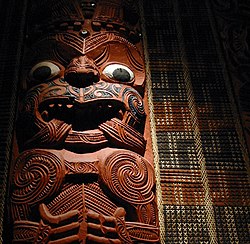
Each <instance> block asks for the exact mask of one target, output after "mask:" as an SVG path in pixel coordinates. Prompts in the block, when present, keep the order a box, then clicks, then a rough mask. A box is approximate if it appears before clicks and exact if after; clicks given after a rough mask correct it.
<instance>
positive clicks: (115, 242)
mask: <svg viewBox="0 0 250 244" xmlns="http://www.w3.org/2000/svg"><path fill="white" fill-rule="evenodd" d="M87 240H88V241H91V242H95V243H102V244H122V242H121V241H120V240H119V239H108V238H105V237H99V236H95V235H91V234H87Z"/></svg>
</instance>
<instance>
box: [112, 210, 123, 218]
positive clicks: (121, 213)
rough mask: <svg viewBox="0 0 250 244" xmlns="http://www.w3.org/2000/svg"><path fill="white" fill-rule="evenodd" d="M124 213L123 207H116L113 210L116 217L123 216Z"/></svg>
mask: <svg viewBox="0 0 250 244" xmlns="http://www.w3.org/2000/svg"><path fill="white" fill-rule="evenodd" d="M125 215H126V211H125V209H124V208H117V209H116V210H115V212H114V216H115V217H116V218H118V217H120V218H124V217H125Z"/></svg>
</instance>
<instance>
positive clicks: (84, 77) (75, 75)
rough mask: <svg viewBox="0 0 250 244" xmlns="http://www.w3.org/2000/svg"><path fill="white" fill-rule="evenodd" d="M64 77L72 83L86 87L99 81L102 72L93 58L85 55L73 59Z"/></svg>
mask: <svg viewBox="0 0 250 244" xmlns="http://www.w3.org/2000/svg"><path fill="white" fill-rule="evenodd" d="M64 78H65V80H66V81H67V82H68V83H69V84H70V85H72V86H75V87H79V88H84V87H87V86H90V85H92V84H94V83H97V82H98V81H99V79H100V74H99V71H98V69H97V67H96V65H95V63H94V62H93V60H91V59H89V58H88V57H87V56H86V55H84V56H80V57H77V58H74V59H72V60H71V62H70V64H69V65H68V67H67V68H66V70H65V74H64Z"/></svg>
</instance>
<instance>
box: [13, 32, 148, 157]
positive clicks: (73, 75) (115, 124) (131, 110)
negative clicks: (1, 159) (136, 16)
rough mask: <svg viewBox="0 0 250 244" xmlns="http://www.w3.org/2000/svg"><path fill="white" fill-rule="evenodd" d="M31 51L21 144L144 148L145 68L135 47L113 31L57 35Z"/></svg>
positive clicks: (140, 151)
mask: <svg viewBox="0 0 250 244" xmlns="http://www.w3.org/2000/svg"><path fill="white" fill-rule="evenodd" d="M69 38H71V39H74V42H69ZM71 43H73V44H71ZM34 50H35V52H36V55H35V56H34V57H32V52H33V54H34ZM32 52H31V54H28V58H29V60H31V61H32V65H31V67H30V68H29V69H28V72H27V78H26V79H25V83H24V86H26V87H27V94H26V97H25V99H24V101H23V107H22V109H21V113H20V116H19V121H20V122H21V124H22V125H26V128H23V126H22V128H21V131H19V132H18V138H19V144H20V147H23V148H27V147H33V146H40V147H43V146H45V145H46V147H51V148H55V147H60V148H65V147H73V148H77V150H90V149H92V148H95V149H96V148H97V147H103V146H104V145H105V146H107V145H109V146H112V144H116V145H118V146H121V147H123V148H128V149H131V148H133V151H137V152H139V153H141V154H142V153H143V151H144V147H145V141H144V139H143V136H142V134H143V128H144V117H145V112H144V107H143V100H142V97H141V95H140V92H141V93H142V91H143V85H144V80H145V72H144V67H143V60H142V58H141V56H140V54H139V51H138V50H137V49H136V47H135V46H133V45H132V44H130V43H129V42H127V41H126V40H125V39H123V38H122V37H120V36H117V35H114V34H107V33H105V34H103V33H99V34H96V35H93V36H91V37H88V38H85V39H84V38H79V37H76V36H74V35H73V34H67V35H65V34H64V35H60V34H58V35H57V36H56V37H55V38H54V39H49V40H45V41H41V42H39V43H38V44H37V45H36V46H35V47H33V49H32Z"/></svg>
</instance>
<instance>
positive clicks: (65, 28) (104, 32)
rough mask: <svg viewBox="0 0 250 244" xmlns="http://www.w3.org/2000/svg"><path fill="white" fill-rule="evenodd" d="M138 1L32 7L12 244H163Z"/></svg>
mask: <svg viewBox="0 0 250 244" xmlns="http://www.w3.org/2000/svg"><path fill="white" fill-rule="evenodd" d="M138 19H139V16H138V14H137V7H136V4H135V3H134V1H130V0H127V1H121V0H106V1H101V0H100V1H91V2H90V1H87V0H85V1H79V0H74V1H72V0H71V1H69V0H50V1H47V0H41V1H31V6H30V16H29V18H28V26H27V34H28V37H27V48H26V52H25V58H24V66H23V67H24V68H23V80H22V82H21V85H22V89H23V92H24V96H22V97H20V103H19V104H20V106H19V107H20V110H19V111H20V112H19V117H18V122H17V128H16V134H17V141H18V148H19V152H20V154H19V155H18V157H17V159H16V161H15V164H14V167H13V177H12V192H11V205H10V210H11V215H12V221H13V242H14V243H26V242H31V243H54V244H55V243H73V242H77V243H78V242H79V243H126V244H127V243H158V242H159V233H158V217H157V207H156V200H155V192H154V189H155V187H154V186H155V179H154V169H153V166H152V162H150V160H148V159H150V157H147V156H146V157H145V150H146V149H147V151H150V145H149V143H148V144H147V139H148V138H145V137H148V136H149V133H146V132H145V131H144V130H145V129H144V128H145V121H146V116H147V115H146V113H145V109H144V102H145V101H144V100H145V99H144V98H143V96H144V81H145V70H144V61H143V56H142V48H141V43H140V37H139V33H138V30H139V24H138Z"/></svg>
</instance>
